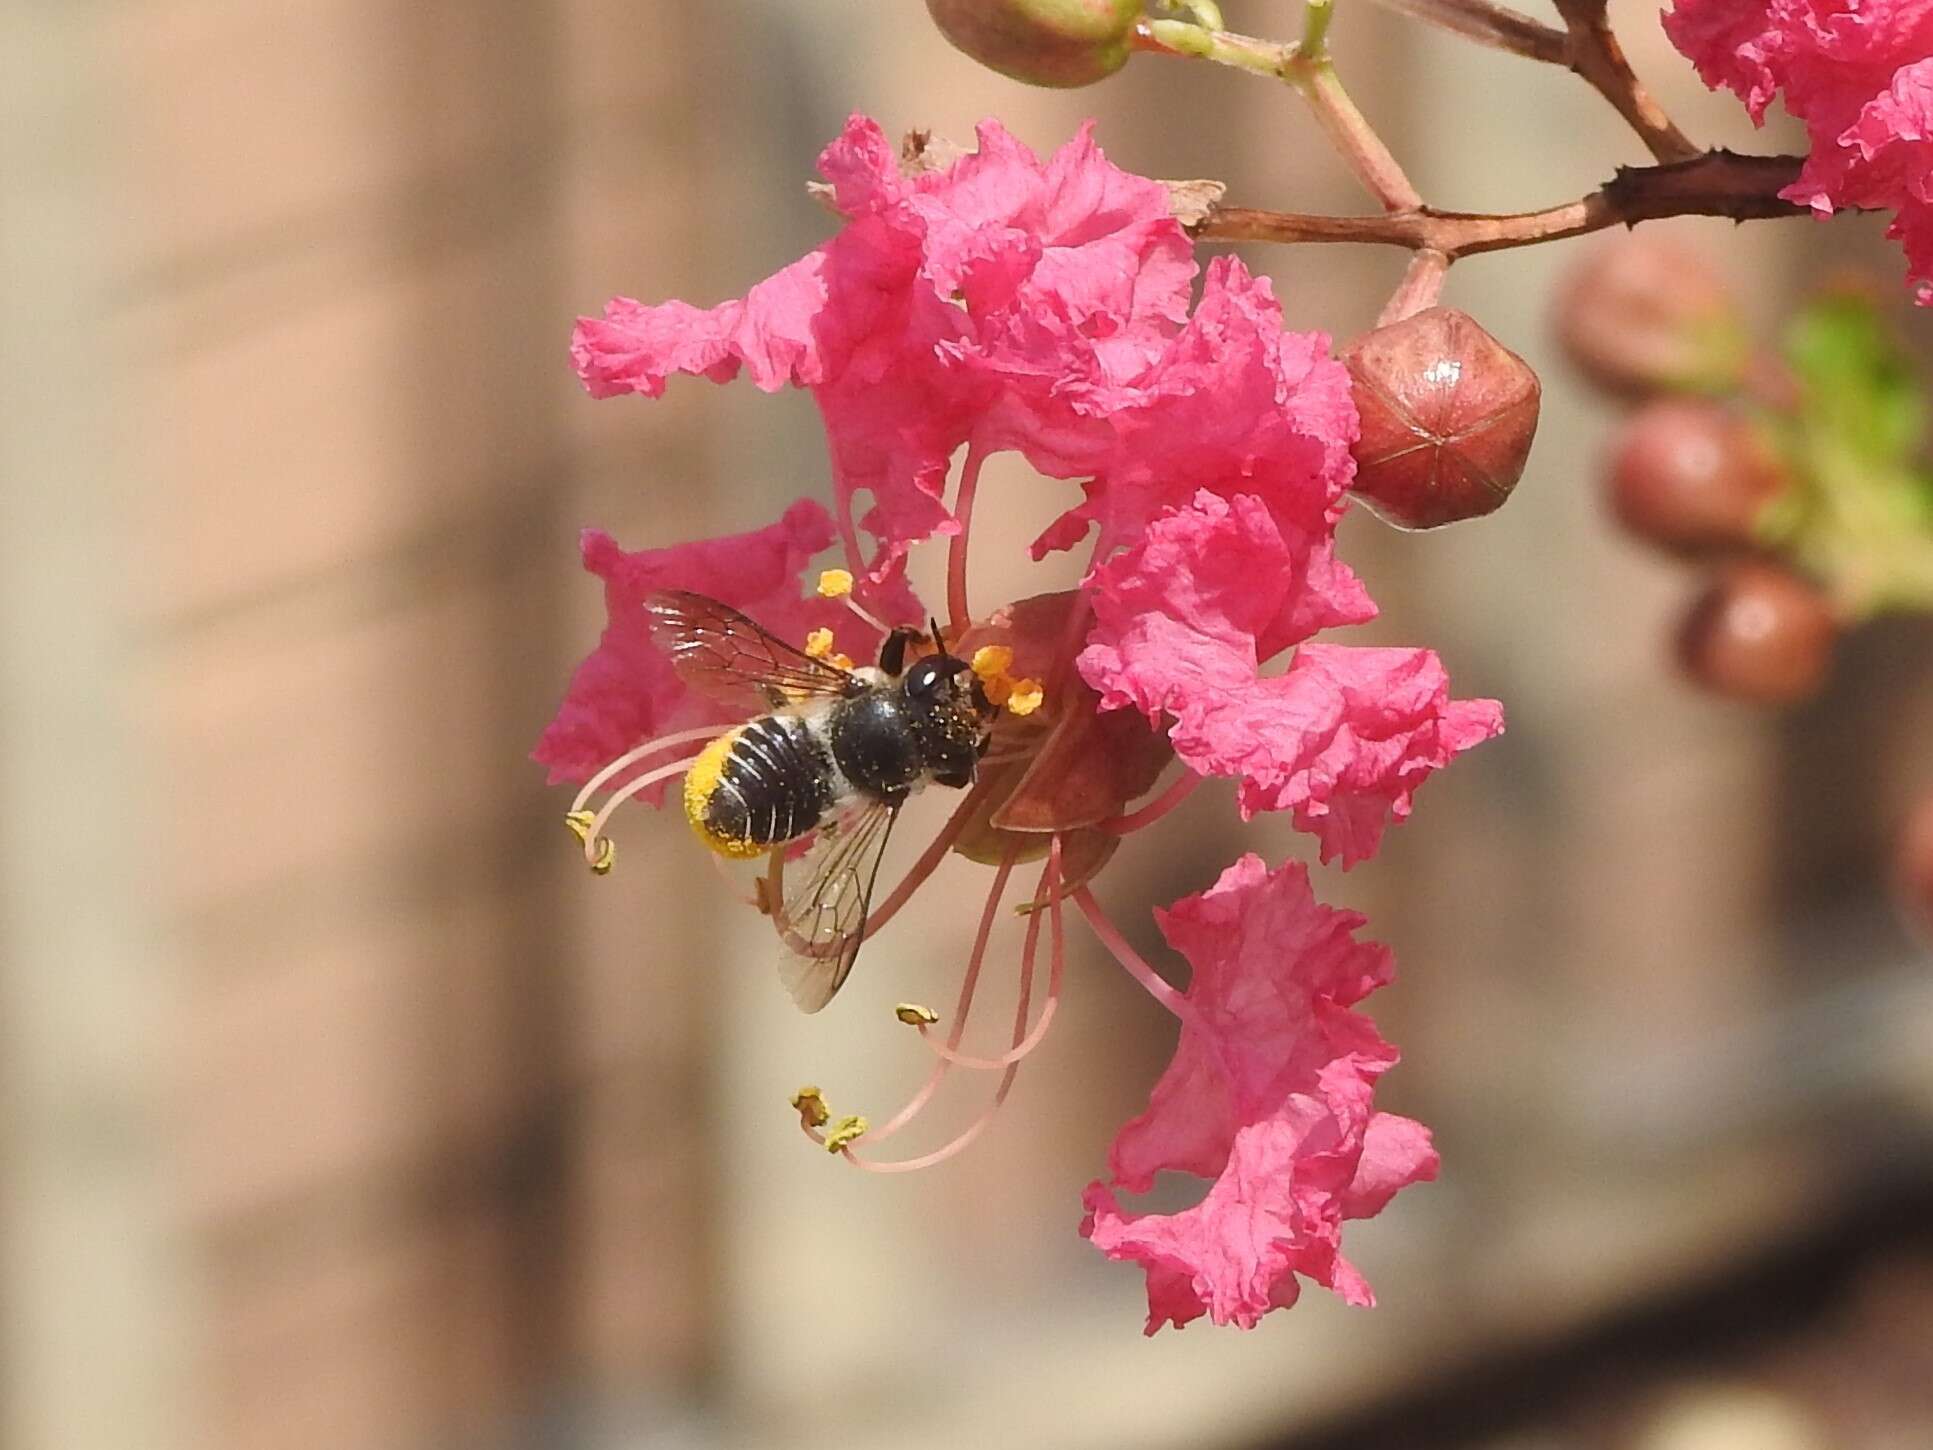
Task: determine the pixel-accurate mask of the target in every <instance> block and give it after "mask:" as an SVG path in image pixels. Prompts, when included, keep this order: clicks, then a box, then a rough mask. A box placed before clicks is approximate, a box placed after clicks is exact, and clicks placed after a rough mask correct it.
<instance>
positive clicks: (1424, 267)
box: [1376, 247, 1450, 327]
mask: <svg viewBox="0 0 1933 1450" xmlns="http://www.w3.org/2000/svg"><path fill="white" fill-rule="evenodd" d="M1449 272H1450V259H1449V257H1448V256H1447V255H1445V254H1444V253H1442V252H1438V251H1433V250H1432V249H1430V248H1428V247H1425V248H1423V249H1422V250H1421V251H1419V252H1418V253H1417V254H1416V255H1415V256H1413V257H1411V258H1410V259H1409V266H1408V267H1407V268H1406V269H1405V270H1404V272H1403V280H1402V281H1401V282H1400V283H1398V284H1397V287H1396V290H1395V291H1394V292H1392V293H1390V294H1389V301H1387V302H1385V303H1384V304H1383V310H1382V315H1381V316H1379V317H1378V318H1377V319H1376V325H1377V326H1378V327H1388V326H1389V325H1390V324H1391V323H1396V322H1401V321H1402V320H1403V319H1404V318H1406V317H1414V316H1415V315H1416V314H1417V313H1419V312H1422V311H1423V310H1425V309H1426V308H1430V307H1434V306H1436V302H1437V299H1438V298H1439V297H1441V296H1442V295H1443V281H1444V279H1445V278H1446V277H1447V276H1449Z"/></svg>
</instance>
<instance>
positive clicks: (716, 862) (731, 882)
mask: <svg viewBox="0 0 1933 1450" xmlns="http://www.w3.org/2000/svg"><path fill="white" fill-rule="evenodd" d="M705 854H706V855H707V856H709V857H710V858H711V864H712V865H713V867H715V868H716V869H717V871H718V874H719V875H720V876H721V877H723V878H724V881H725V885H726V886H727V887H728V888H729V889H730V891H731V893H732V896H733V897H734V898H735V899H736V900H738V901H741V902H743V903H744V904H745V905H747V906H749V907H751V908H752V909H753V910H754V911H757V910H759V909H760V902H759V899H758V896H757V894H756V893H755V892H751V891H747V890H746V889H745V888H744V887H743V886H741V885H740V884H739V881H738V878H737V877H736V876H734V875H733V874H732V867H731V863H730V862H729V861H727V860H726V859H725V858H724V857H723V856H721V855H719V854H718V853H717V852H716V851H707V852H705Z"/></svg>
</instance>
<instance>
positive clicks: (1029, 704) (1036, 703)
mask: <svg viewBox="0 0 1933 1450" xmlns="http://www.w3.org/2000/svg"><path fill="white" fill-rule="evenodd" d="M1046 698H1047V692H1046V691H1045V690H1043V689H1042V688H1041V687H1040V681H1039V680H1015V681H1013V682H1012V685H1011V688H1010V689H1009V690H1008V693H1007V712H1008V713H1009V714H1012V715H1031V714H1033V713H1034V711H1036V710H1038V709H1039V708H1040V707H1041V703H1042V702H1043V701H1044V700H1045V699H1046Z"/></svg>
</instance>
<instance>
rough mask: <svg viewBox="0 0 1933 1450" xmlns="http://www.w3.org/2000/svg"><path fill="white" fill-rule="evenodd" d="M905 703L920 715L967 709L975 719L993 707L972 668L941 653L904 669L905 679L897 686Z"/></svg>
mask: <svg viewBox="0 0 1933 1450" xmlns="http://www.w3.org/2000/svg"><path fill="white" fill-rule="evenodd" d="M900 688H901V690H903V691H904V692H905V695H906V699H907V702H908V703H909V704H911V705H913V706H915V707H917V708H919V709H921V710H923V711H927V712H935V711H939V710H941V709H944V708H946V707H949V706H951V707H955V708H957V707H959V706H962V705H964V706H966V707H967V708H969V709H970V710H972V712H973V713H974V714H975V715H976V716H988V715H991V714H992V713H993V706H992V705H990V704H989V703H988V702H987V697H986V694H985V692H984V691H983V690H982V689H981V688H980V680H979V677H978V676H977V675H975V674H974V673H973V666H971V665H969V664H968V663H967V662H966V661H965V660H963V659H960V658H958V657H957V656H955V655H950V654H947V653H945V652H944V651H942V652H941V653H939V654H930V655H922V656H921V657H920V658H919V659H916V660H914V661H913V663H912V664H911V665H909V666H908V667H907V670H906V678H905V679H904V680H903V681H902V682H901V684H900Z"/></svg>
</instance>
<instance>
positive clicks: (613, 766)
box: [571, 725, 725, 812]
mask: <svg viewBox="0 0 1933 1450" xmlns="http://www.w3.org/2000/svg"><path fill="white" fill-rule="evenodd" d="M724 730H725V727H724V726H723V725H695V726H693V727H692V728H691V729H689V730H677V731H674V732H672V733H671V734H670V735H660V736H659V737H658V738H657V739H656V740H647V741H645V742H644V744H642V745H636V746H633V747H632V748H631V749H629V750H627V751H625V752H624V754H622V755H620V756H619V757H618V758H617V759H616V760H614V761H612V762H611V763H610V764H609V765H607V766H605V767H604V769H602V770H600V771H599V772H598V773H597V774H596V775H594V776H592V777H591V778H590V779H589V780H587V781H585V782H584V785H583V788H582V789H580V790H579V791H578V792H577V799H576V800H575V801H573V802H571V810H572V811H573V812H576V811H581V810H583V809H584V807H585V805H586V804H588V803H589V801H590V799H591V797H592V796H594V795H596V794H597V788H598V787H599V786H601V785H603V784H604V782H605V781H607V780H609V779H610V778H611V777H612V776H614V775H616V774H617V773H618V772H619V771H621V770H623V769H624V768H625V767H626V766H630V765H635V764H637V762H638V761H640V760H643V759H644V758H645V756H647V755H656V754H657V753H658V752H659V751H660V750H668V749H670V748H671V747H672V746H674V745H689V744H690V743H691V742H692V741H694V740H704V741H712V740H716V739H717V738H718V737H719V736H720V735H721V734H722V733H724Z"/></svg>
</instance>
